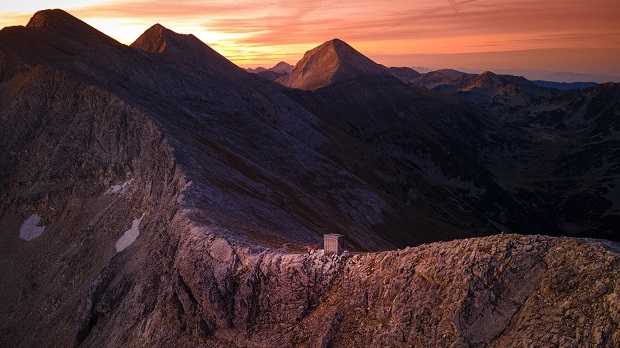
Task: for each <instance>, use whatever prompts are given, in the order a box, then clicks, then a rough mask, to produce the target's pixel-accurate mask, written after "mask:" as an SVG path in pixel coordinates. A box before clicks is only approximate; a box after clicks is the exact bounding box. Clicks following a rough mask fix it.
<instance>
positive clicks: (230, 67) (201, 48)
mask: <svg viewBox="0 0 620 348" xmlns="http://www.w3.org/2000/svg"><path fill="white" fill-rule="evenodd" d="M130 46H131V47H133V48H136V49H139V50H142V51H146V52H149V53H157V54H161V55H162V56H163V57H165V59H169V60H173V61H175V62H176V63H178V64H185V65H188V66H191V67H193V68H201V69H204V70H209V71H215V70H217V71H220V72H223V71H225V72H226V74H231V73H233V71H235V72H236V73H238V71H239V70H241V69H240V68H239V67H237V66H236V65H234V64H233V63H231V62H230V61H229V60H228V59H226V58H224V57H223V56H222V55H220V54H219V53H217V52H216V51H214V50H213V49H212V48H211V47H209V46H208V45H207V44H205V43H204V42H202V41H200V39H198V38H197V37H196V36H194V35H192V34H179V33H176V32H174V31H172V30H170V29H168V28H166V27H164V26H163V25H161V24H159V23H157V24H154V25H153V26H151V27H150V28H148V29H147V30H146V31H145V32H144V33H142V35H140V37H138V38H137V39H136V41H134V42H133V43H132V44H131V45H130ZM222 69H223V70H222Z"/></svg>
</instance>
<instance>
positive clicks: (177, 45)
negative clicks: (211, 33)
mask: <svg viewBox="0 0 620 348" xmlns="http://www.w3.org/2000/svg"><path fill="white" fill-rule="evenodd" d="M130 46H131V47H134V48H138V49H140V50H143V51H146V52H150V53H164V52H169V51H170V50H178V49H187V48H191V47H192V46H193V48H195V49H196V48H199V47H201V46H204V43H203V42H202V41H200V40H199V39H198V38H197V37H195V36H194V35H191V34H177V33H175V32H174V31H172V30H170V29H168V28H166V27H164V26H163V25H161V24H159V23H157V24H155V25H153V26H152V27H150V28H148V29H147V30H146V31H145V32H144V33H142V35H140V37H138V38H137V39H136V41H134V42H133V43H132V44H131V45H130Z"/></svg>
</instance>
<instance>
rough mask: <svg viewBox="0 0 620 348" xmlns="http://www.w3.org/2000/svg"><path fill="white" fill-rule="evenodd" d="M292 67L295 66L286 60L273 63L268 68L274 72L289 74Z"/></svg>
mask: <svg viewBox="0 0 620 348" xmlns="http://www.w3.org/2000/svg"><path fill="white" fill-rule="evenodd" d="M294 68H295V67H294V66H292V65H290V64H289V63H287V62H280V63H278V64H276V65H274V66H273V68H271V69H269V70H271V71H273V72H276V73H280V74H290V73H291V71H293V69H294Z"/></svg>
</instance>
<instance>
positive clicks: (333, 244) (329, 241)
mask: <svg viewBox="0 0 620 348" xmlns="http://www.w3.org/2000/svg"><path fill="white" fill-rule="evenodd" d="M323 239H324V250H325V256H329V255H340V254H342V252H343V251H344V236H343V235H341V234H326V235H323Z"/></svg>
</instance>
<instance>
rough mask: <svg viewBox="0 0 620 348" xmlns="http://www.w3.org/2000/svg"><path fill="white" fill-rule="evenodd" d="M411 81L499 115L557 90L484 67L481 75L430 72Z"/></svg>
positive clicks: (509, 113)
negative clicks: (487, 69) (486, 69)
mask: <svg viewBox="0 0 620 348" xmlns="http://www.w3.org/2000/svg"><path fill="white" fill-rule="evenodd" d="M409 83H410V84H412V85H416V86H421V87H426V88H430V89H434V90H436V91H440V92H444V93H448V94H452V95H455V96H458V97H459V98H462V99H463V100H465V101H467V102H469V103H471V104H472V105H474V106H475V107H477V108H480V109H482V110H484V111H485V112H487V113H491V114H494V115H497V117H498V118H500V119H510V118H511V117H512V115H514V111H515V110H519V108H520V107H523V106H525V105H527V104H529V103H530V102H531V101H532V100H534V99H536V98H546V97H552V96H555V95H557V94H558V93H557V91H556V90H554V89H550V88H545V87H542V86H539V85H537V84H535V83H533V82H531V81H529V80H527V79H525V78H523V77H520V76H511V75H497V74H495V73H492V72H490V71H486V72H484V73H482V74H480V75H474V74H466V73H462V72H459V71H456V70H438V71H433V72H429V73H426V74H423V75H421V76H419V77H418V78H416V79H413V80H411V81H410V82H409Z"/></svg>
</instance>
